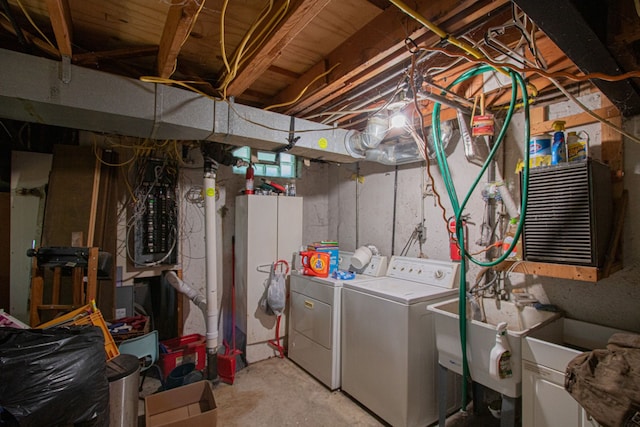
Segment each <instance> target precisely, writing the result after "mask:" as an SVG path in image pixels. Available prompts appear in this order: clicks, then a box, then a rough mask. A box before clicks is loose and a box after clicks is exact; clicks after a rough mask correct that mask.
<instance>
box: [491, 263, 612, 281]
mask: <svg viewBox="0 0 640 427" xmlns="http://www.w3.org/2000/svg"><path fill="white" fill-rule="evenodd" d="M493 269H494V270H496V271H507V270H509V269H511V271H512V272H514V273H523V274H535V275H537V276H545V277H555V278H558V279H569V280H582V281H584V282H594V283H595V282H597V281H599V280H602V279H604V278H606V277H607V276H608V275H609V274H612V273H615V272H616V271H618V270H621V269H622V263H615V264H613V265H612V267H611V268H610V271H609V272H608V274H607V275H605V274H604V272H603V270H602V269H600V268H597V267H588V266H583V265H565V264H551V263H546V262H533V261H503V262H501V263H500V264H498V265H496V266H494V267H493Z"/></svg>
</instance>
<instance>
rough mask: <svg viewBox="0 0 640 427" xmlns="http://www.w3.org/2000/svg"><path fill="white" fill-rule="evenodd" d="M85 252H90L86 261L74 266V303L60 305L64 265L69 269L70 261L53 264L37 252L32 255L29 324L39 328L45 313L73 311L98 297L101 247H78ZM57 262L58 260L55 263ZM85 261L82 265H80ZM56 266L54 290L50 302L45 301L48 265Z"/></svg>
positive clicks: (72, 277)
mask: <svg viewBox="0 0 640 427" xmlns="http://www.w3.org/2000/svg"><path fill="white" fill-rule="evenodd" d="M77 249H78V251H82V257H83V258H84V256H85V253H84V251H86V263H82V264H81V263H78V264H79V265H77V266H71V283H72V293H73V294H72V295H73V297H72V303H71V304H60V293H61V290H62V289H61V288H62V273H63V269H64V268H68V267H69V265H68V263H65V262H64V259H62V260H61V261H60V265H51V264H52V263H51V262H43V261H42V258H41V257H39V256H38V255H37V252H34V253H33V254H32V256H33V262H32V265H31V303H30V309H29V310H30V315H29V324H30V326H31V327H36V326H38V325H39V324H40V323H42V320H43V319H42V318H41V314H42V313H43V312H52V313H53V315H54V316H55V315H56V314H57V313H60V312H63V311H71V310H74V309H76V308H79V307H81V306H83V305H86V304H88V303H89V301H91V300H95V299H96V296H97V292H98V252H99V250H98V248H97V247H90V248H77ZM54 264H55V263H54ZM80 264H81V265H80ZM47 267H52V268H53V282H52V290H51V298H50V303H49V304H47V303H45V302H44V273H45V268H47ZM85 275H86V276H87V286H86V289H85V287H84V276H85Z"/></svg>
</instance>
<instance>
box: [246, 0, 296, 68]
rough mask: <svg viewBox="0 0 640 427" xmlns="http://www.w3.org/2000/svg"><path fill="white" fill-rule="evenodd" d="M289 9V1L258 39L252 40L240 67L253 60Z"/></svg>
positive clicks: (260, 33) (283, 5) (258, 35)
mask: <svg viewBox="0 0 640 427" xmlns="http://www.w3.org/2000/svg"><path fill="white" fill-rule="evenodd" d="M288 9H289V0H287V1H286V2H285V3H283V4H282V6H280V9H279V10H278V11H277V12H276V13H275V14H274V16H273V17H272V18H271V19H270V20H269V22H268V23H267V25H266V26H265V27H264V28H263V29H262V30H261V31H260V32H259V33H258V34H257V35H256V37H255V38H254V39H253V40H251V42H250V43H249V45H248V46H247V53H246V54H245V55H244V56H243V58H242V59H241V60H240V63H239V65H240V66H242V64H244V63H245V62H246V61H247V60H248V59H249V58H251V57H252V56H253V55H254V54H255V53H256V52H257V51H258V49H259V48H260V46H262V45H263V44H264V42H265V41H266V39H267V37H268V35H269V34H271V32H273V30H274V29H275V28H276V26H277V25H278V24H279V23H280V22H281V21H282V19H283V18H284V17H285V15H286V14H287V10H288ZM254 46H255V47H254Z"/></svg>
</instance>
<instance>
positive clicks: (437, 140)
mask: <svg viewBox="0 0 640 427" xmlns="http://www.w3.org/2000/svg"><path fill="white" fill-rule="evenodd" d="M492 71H496V69H495V68H493V67H490V66H480V67H476V68H472V69H470V70H468V71H466V72H465V73H463V74H462V75H461V76H460V77H458V78H457V79H456V80H455V81H454V82H453V83H451V84H450V85H449V86H448V87H447V90H449V89H451V87H453V86H455V85H457V84H459V83H461V82H463V81H465V80H467V79H469V78H472V77H475V76H477V75H480V74H484V73H487V72H492ZM505 71H507V72H508V73H509V75H510V76H511V101H510V103H509V109H508V110H507V115H506V117H505V120H504V123H503V125H502V128H501V129H500V132H499V133H498V136H497V138H496V139H495V141H494V145H493V147H492V148H491V151H490V153H489V156H488V157H487V160H486V161H485V162H484V164H483V166H482V168H481V170H480V173H479V174H478V176H477V177H476V179H475V180H474V182H473V184H472V185H471V188H470V189H469V191H468V192H467V194H466V195H465V197H464V199H463V201H462V203H460V202H459V200H458V195H457V193H456V188H455V185H454V184H453V179H452V178H451V173H450V170H449V164H448V162H447V157H446V154H445V151H444V146H443V144H442V141H441V132H440V103H436V104H434V107H433V115H432V123H433V125H432V132H433V141H434V146H435V152H436V158H437V160H438V167H439V169H440V173H441V174H442V179H443V180H444V184H445V187H446V189H447V193H448V195H449V200H450V201H451V206H452V207H453V211H454V213H455V218H456V236H457V238H458V242H459V245H460V255H461V261H460V286H459V298H458V313H459V331H460V346H461V349H462V409H461V410H462V411H465V410H466V407H467V380H468V379H469V365H468V360H467V310H466V300H467V297H466V295H467V290H466V266H467V264H466V263H467V261H466V260H467V257H468V258H469V259H470V260H471V261H472V262H473V263H475V264H477V265H480V266H483V267H492V266H494V265H497V264H499V263H501V262H503V261H504V260H505V259H506V258H507V257H508V256H509V254H510V253H511V251H512V250H513V248H514V247H515V245H516V242H517V241H518V239H519V238H520V234H521V232H522V225H523V223H524V218H525V215H526V201H527V195H528V185H529V138H530V130H529V101H528V94H527V86H526V83H525V81H524V78H523V77H522V76H521V75H520V74H518V73H515V72H513V71H511V70H508V69H505ZM518 88H519V89H520V91H521V93H522V104H521V105H522V106H523V107H524V119H525V127H524V128H525V129H524V144H525V147H524V169H523V177H522V201H521V205H520V213H521V214H520V221H519V223H518V228H517V230H516V233H515V236H514V238H513V242H512V243H511V245H510V246H509V249H508V250H506V251H505V253H503V254H502V256H500V257H499V258H498V259H496V260H494V261H490V262H481V261H479V260H476V259H475V258H473V256H471V255H470V254H467V253H466V251H465V242H464V238H465V236H464V231H463V227H462V223H463V221H462V215H463V211H464V208H465V207H466V205H467V203H468V202H469V199H470V197H471V194H472V193H473V191H474V190H475V188H476V187H477V186H478V183H479V182H480V179H481V178H482V176H483V175H484V172H485V171H486V170H487V168H488V167H489V164H490V163H491V161H492V160H493V158H494V157H495V155H496V153H497V151H498V149H499V147H500V145H501V144H502V141H503V140H504V136H505V134H506V131H507V128H508V126H509V123H510V122H511V117H512V116H513V112H514V110H515V108H516V105H517V104H516V101H517V95H518ZM443 95H444V92H443Z"/></svg>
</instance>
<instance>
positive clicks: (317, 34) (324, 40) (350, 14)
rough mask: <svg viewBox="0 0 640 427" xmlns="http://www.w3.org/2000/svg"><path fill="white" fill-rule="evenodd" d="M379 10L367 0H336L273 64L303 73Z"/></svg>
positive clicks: (378, 12)
mask: <svg viewBox="0 0 640 427" xmlns="http://www.w3.org/2000/svg"><path fill="white" fill-rule="evenodd" d="M380 12H381V11H380V10H379V9H378V8H376V7H375V6H373V5H371V4H370V3H368V2H365V3H362V2H361V1H360V0H357V1H354V0H349V1H340V0H334V1H332V2H331V3H329V5H328V6H327V7H326V8H325V9H324V10H323V11H322V12H320V13H319V14H318V16H316V18H315V19H314V20H313V22H312V23H311V24H310V25H308V26H307V27H306V28H305V29H304V30H302V31H301V32H300V35H299V37H297V38H296V39H295V40H294V41H293V42H291V43H290V44H289V45H288V46H287V48H286V49H285V50H284V51H283V53H282V55H281V56H280V58H278V59H277V60H276V61H275V62H274V65H276V66H279V67H282V68H286V69H289V70H292V71H294V72H296V73H299V74H303V73H304V72H306V71H308V70H309V69H310V68H311V67H313V66H314V65H315V64H316V63H317V62H319V61H321V60H322V59H323V58H324V57H326V56H327V55H328V54H329V53H330V52H331V51H333V50H334V49H335V48H336V47H338V46H339V45H340V44H341V43H342V41H343V40H344V39H346V38H349V37H351V36H352V35H353V34H354V33H356V32H357V31H358V30H360V29H361V28H362V27H363V26H365V25H366V24H367V23H368V22H369V21H371V20H372V19H373V18H375V17H376V16H377V15H379V14H380Z"/></svg>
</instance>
